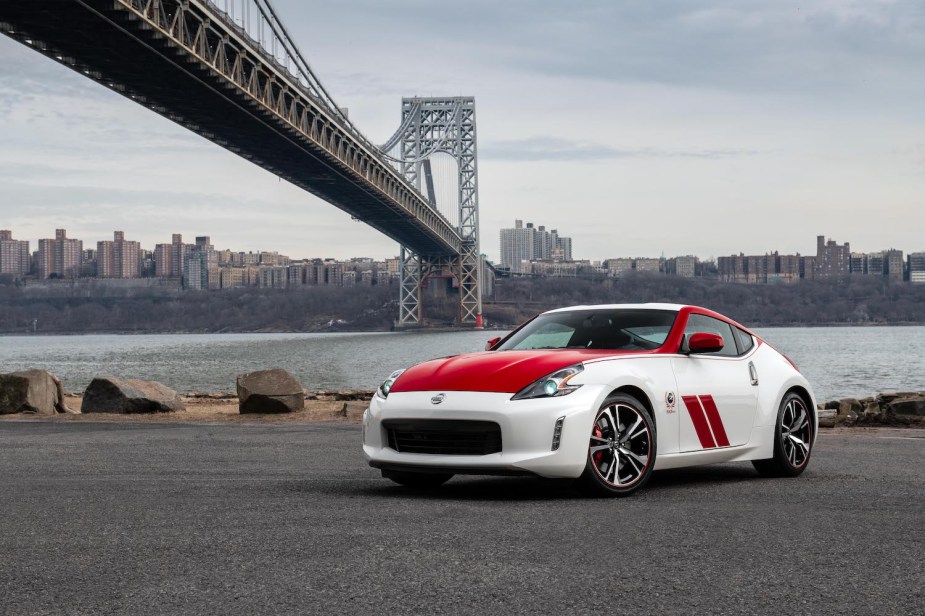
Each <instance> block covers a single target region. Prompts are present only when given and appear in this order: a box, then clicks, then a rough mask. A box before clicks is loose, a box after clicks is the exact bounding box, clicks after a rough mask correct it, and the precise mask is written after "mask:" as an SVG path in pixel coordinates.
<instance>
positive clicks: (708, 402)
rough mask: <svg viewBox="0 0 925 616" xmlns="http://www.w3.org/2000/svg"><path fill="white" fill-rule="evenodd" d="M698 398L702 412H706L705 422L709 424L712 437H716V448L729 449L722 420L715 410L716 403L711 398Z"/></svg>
mask: <svg viewBox="0 0 925 616" xmlns="http://www.w3.org/2000/svg"><path fill="white" fill-rule="evenodd" d="M699 398H700V402H701V404H702V405H703V410H704V411H706V414H707V421H709V422H710V428H712V429H713V436H714V437H716V445H717V446H718V447H729V439H728V438H727V437H726V428H725V426H723V418H722V417H720V416H719V409H718V408H716V402H714V400H713V396H699Z"/></svg>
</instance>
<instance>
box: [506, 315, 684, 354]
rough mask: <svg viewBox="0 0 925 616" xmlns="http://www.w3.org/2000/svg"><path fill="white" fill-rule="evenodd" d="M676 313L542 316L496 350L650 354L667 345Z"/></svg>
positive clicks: (514, 334)
mask: <svg viewBox="0 0 925 616" xmlns="http://www.w3.org/2000/svg"><path fill="white" fill-rule="evenodd" d="M677 314H678V313H677V312H674V311H672V310H639V309H611V310H607V309H596V310H573V311H567V312H553V313H549V314H542V315H540V316H538V317H537V318H535V319H534V320H532V321H530V322H529V323H527V324H526V325H525V326H524V327H522V328H521V329H519V330H517V331H516V332H514V333H513V334H511V336H510V337H509V338H508V339H507V340H505V341H504V342H503V343H502V344H501V345H500V346H499V347H498V348H497V349H496V350H498V351H523V350H531V349H620V350H630V351H648V350H652V349H657V348H658V347H660V346H662V345H663V344H664V343H665V340H666V339H667V338H668V332H670V331H671V326H672V325H674V321H675V317H676V316H677Z"/></svg>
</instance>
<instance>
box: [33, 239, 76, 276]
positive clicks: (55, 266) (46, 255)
mask: <svg viewBox="0 0 925 616" xmlns="http://www.w3.org/2000/svg"><path fill="white" fill-rule="evenodd" d="M82 264H83V242H82V241H80V240H75V239H71V238H68V236H67V231H66V230H65V229H56V230H55V239H41V240H39V249H38V252H36V260H35V269H36V274H37V275H38V277H39V278H52V277H54V278H77V277H78V276H80V268H81V265H82Z"/></svg>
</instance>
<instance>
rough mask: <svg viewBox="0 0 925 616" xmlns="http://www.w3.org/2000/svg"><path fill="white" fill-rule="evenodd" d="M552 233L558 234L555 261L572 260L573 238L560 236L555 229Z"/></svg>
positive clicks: (554, 248)
mask: <svg viewBox="0 0 925 616" xmlns="http://www.w3.org/2000/svg"><path fill="white" fill-rule="evenodd" d="M551 233H552V234H554V235H555V236H556V243H555V246H554V247H553V255H552V259H553V261H556V260H558V261H572V260H573V259H572V238H570V237H563V236H560V235H559V232H558V231H556V230H555V229H553V230H552V232H551Z"/></svg>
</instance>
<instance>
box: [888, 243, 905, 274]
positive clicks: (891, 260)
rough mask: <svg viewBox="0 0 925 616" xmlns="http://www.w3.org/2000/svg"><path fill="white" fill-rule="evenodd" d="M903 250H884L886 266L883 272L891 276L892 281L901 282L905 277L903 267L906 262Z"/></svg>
mask: <svg viewBox="0 0 925 616" xmlns="http://www.w3.org/2000/svg"><path fill="white" fill-rule="evenodd" d="M903 261H904V260H903V251H902V250H894V249H892V248H891V249H889V250H884V251H883V265H884V266H885V270H886V271H885V272H883V274H884V275H885V276H887V277H889V279H890V281H893V282H900V281H901V280H902V279H903V268H904V266H905V263H904V262H903Z"/></svg>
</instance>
